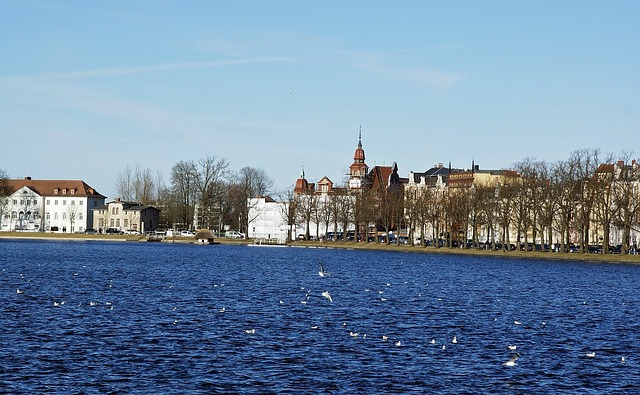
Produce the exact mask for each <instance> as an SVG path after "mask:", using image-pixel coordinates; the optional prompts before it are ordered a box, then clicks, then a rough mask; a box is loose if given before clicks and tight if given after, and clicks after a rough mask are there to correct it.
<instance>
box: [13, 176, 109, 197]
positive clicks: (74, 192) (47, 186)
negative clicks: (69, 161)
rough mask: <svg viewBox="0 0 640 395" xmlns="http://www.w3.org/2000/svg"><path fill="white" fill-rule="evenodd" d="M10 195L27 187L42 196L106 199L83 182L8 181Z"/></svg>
mask: <svg viewBox="0 0 640 395" xmlns="http://www.w3.org/2000/svg"><path fill="white" fill-rule="evenodd" d="M6 183H7V187H8V188H9V193H14V192H15V191H17V190H18V189H20V188H23V187H27V188H29V189H31V190H33V191H34V192H36V193H37V194H38V195H40V196H73V197H94V198H104V197H105V196H103V195H102V194H100V193H99V192H98V191H96V190H95V189H93V188H91V187H90V186H89V185H87V183H85V182H84V181H81V180H31V179H29V178H25V179H22V180H7V181H6Z"/></svg>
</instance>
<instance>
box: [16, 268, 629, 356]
mask: <svg viewBox="0 0 640 395" xmlns="http://www.w3.org/2000/svg"><path fill="white" fill-rule="evenodd" d="M319 265H320V268H319V271H318V276H320V277H323V278H327V277H331V276H332V275H331V273H330V272H328V271H327V269H326V267H325V266H324V264H322V263H320V264H319ZM75 275H77V274H76V273H74V276H75ZM22 276H23V275H22V274H21V277H22ZM109 286H111V284H109ZM387 286H390V284H388V283H387ZM302 289H303V290H305V291H306V293H305V297H304V299H303V300H302V301H301V303H302V304H307V303H308V302H309V300H310V299H311V298H313V297H317V298H323V299H326V300H327V301H328V302H329V303H333V297H332V296H331V294H330V292H329V291H328V290H326V291H323V292H321V293H320V294H319V295H318V294H315V293H313V292H312V291H311V290H308V289H305V288H302ZM367 291H368V290H367ZM380 293H381V294H382V293H383V292H382V291H380ZM16 294H17V295H24V294H25V291H24V289H21V288H18V289H16ZM380 300H381V301H385V300H386V299H385V298H384V297H382V296H381V297H380ZM65 303H66V302H65V301H64V300H62V301H54V302H53V306H55V307H61V306H63V305H65ZM283 303H284V302H283V301H282V300H280V304H283ZM89 305H90V306H97V305H98V303H97V302H89ZM106 305H107V307H108V308H109V309H113V305H112V304H111V303H110V302H107V303H106ZM174 310H175V308H174ZM218 311H219V312H220V313H225V312H226V308H225V307H222V308H221V309H219V310H218ZM176 323H177V320H176V321H174V324H176ZM521 324H522V323H521V322H520V321H514V325H521ZM543 325H546V322H543ZM342 326H343V327H346V326H347V323H346V322H344V323H343V324H342ZM311 329H318V327H317V326H312V327H311ZM244 332H245V333H246V334H248V335H253V334H256V329H255V328H250V329H245V330H244ZM349 336H350V337H352V338H358V337H361V338H363V339H366V338H367V334H362V335H361V334H360V332H356V331H353V330H350V331H349ZM382 340H383V341H388V340H389V336H387V335H382ZM429 343H430V344H432V345H435V344H436V340H435V339H431V341H430V342H429ZM393 344H394V345H395V346H396V347H401V346H402V342H401V341H400V340H396V341H395V342H393ZM451 344H452V345H456V344H458V338H457V336H453V337H452V338H451ZM441 348H442V350H445V349H446V344H443V345H442V347H441ZM507 348H508V350H509V351H510V352H511V353H512V355H511V358H510V359H509V360H507V361H506V362H504V363H503V364H502V365H503V366H505V367H513V366H516V365H517V361H518V359H519V358H520V353H519V352H518V351H517V346H515V345H509V346H508V347H507ZM584 356H585V357H587V358H595V357H596V353H595V352H593V351H590V352H586V353H585V354H584ZM620 363H622V364H625V363H626V359H625V357H624V356H623V357H621V360H620Z"/></svg>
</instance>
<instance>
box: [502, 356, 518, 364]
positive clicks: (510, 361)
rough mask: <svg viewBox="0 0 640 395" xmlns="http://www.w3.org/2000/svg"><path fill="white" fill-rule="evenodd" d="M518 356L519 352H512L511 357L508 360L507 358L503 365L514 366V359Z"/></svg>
mask: <svg viewBox="0 0 640 395" xmlns="http://www.w3.org/2000/svg"><path fill="white" fill-rule="evenodd" d="M518 358H520V354H519V353H515V354H513V357H511V359H510V360H508V361H507V362H505V363H503V365H504V366H514V365H515V364H516V361H517V360H518Z"/></svg>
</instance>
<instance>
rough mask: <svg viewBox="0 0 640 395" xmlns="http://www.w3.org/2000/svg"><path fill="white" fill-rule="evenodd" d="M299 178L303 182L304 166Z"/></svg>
mask: <svg viewBox="0 0 640 395" xmlns="http://www.w3.org/2000/svg"><path fill="white" fill-rule="evenodd" d="M300 178H301V179H303V180H304V166H302V170H300Z"/></svg>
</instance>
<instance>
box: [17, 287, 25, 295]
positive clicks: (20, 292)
mask: <svg viewBox="0 0 640 395" xmlns="http://www.w3.org/2000/svg"><path fill="white" fill-rule="evenodd" d="M16 293H17V294H23V293H24V291H23V290H21V289H20V288H18V289H16Z"/></svg>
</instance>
